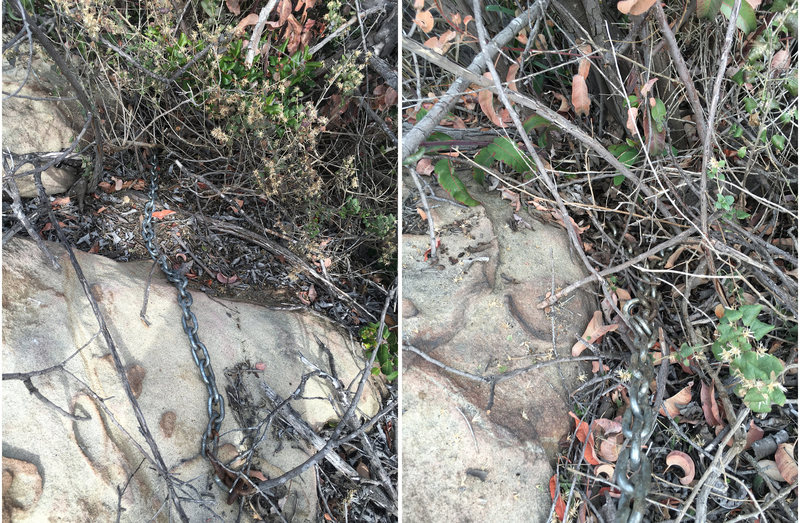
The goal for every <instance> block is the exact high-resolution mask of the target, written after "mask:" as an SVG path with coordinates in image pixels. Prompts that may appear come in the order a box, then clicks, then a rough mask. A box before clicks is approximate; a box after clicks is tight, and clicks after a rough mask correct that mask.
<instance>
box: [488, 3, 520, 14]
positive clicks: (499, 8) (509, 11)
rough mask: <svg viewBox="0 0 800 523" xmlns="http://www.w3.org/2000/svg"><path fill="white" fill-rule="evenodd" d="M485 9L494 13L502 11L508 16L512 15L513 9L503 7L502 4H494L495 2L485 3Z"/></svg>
mask: <svg viewBox="0 0 800 523" xmlns="http://www.w3.org/2000/svg"><path fill="white" fill-rule="evenodd" d="M486 11H487V12H494V13H504V14H507V15H508V16H514V10H513V9H509V8H508V7H503V6H500V5H495V4H492V5H487V6H486Z"/></svg>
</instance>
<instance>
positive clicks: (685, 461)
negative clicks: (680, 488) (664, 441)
mask: <svg viewBox="0 0 800 523" xmlns="http://www.w3.org/2000/svg"><path fill="white" fill-rule="evenodd" d="M666 462H667V468H669V467H672V466H676V467H679V468H680V469H681V470H683V477H682V478H681V479H680V481H681V485H688V484H690V483H691V482H692V481H694V471H695V469H694V461H692V458H691V457H690V456H689V455H688V454H686V453H685V452H681V451H679V450H673V451H672V452H670V453H669V454H667V459H666Z"/></svg>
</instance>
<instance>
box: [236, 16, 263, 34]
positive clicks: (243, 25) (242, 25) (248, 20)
mask: <svg viewBox="0 0 800 523" xmlns="http://www.w3.org/2000/svg"><path fill="white" fill-rule="evenodd" d="M257 23H258V14H256V13H250V14H249V15H247V16H245V17H244V18H242V19H241V20H239V23H238V24H236V28H235V29H234V30H233V34H240V33H243V32H244V30H245V29H247V28H248V27H250V26H251V25H256V24H257Z"/></svg>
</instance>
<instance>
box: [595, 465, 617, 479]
mask: <svg viewBox="0 0 800 523" xmlns="http://www.w3.org/2000/svg"><path fill="white" fill-rule="evenodd" d="M614 468H615V467H614V465H612V464H611V463H603V464H602V465H598V466H596V467H595V468H594V473H595V475H596V476H606V477H607V478H608V479H611V478H613V477H614Z"/></svg>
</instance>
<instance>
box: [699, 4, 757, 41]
mask: <svg viewBox="0 0 800 523" xmlns="http://www.w3.org/2000/svg"><path fill="white" fill-rule="evenodd" d="M733 1H734V0H722V5H720V6H719V12H720V13H722V14H723V15H724V16H725V18H727V19H728V20H730V18H731V13H732V12H733ZM697 3H698V5H699V4H700V1H699V0H698V2H697ZM757 25H758V24H757V23H756V12H755V11H754V10H753V8H752V7H750V4H748V3H747V2H745V1H744V0H742V6H741V7H740V8H739V16H738V17H737V18H736V27H738V28H739V29H740V30H741V31H742V32H744V34H750V33H752V32H753V31H755V30H756V27H757Z"/></svg>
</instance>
